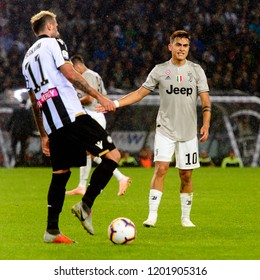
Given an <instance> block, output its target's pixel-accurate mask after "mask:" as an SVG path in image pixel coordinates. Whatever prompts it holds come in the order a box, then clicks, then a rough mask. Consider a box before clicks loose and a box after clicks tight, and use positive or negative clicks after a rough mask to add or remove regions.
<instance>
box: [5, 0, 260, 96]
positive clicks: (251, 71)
mask: <svg viewBox="0 0 260 280" xmlns="http://www.w3.org/2000/svg"><path fill="white" fill-rule="evenodd" d="M47 9H48V10H52V11H54V12H55V13H56V14H57V16H58V22H59V30H60V33H61V37H62V38H63V39H64V40H65V42H66V44H67V46H68V49H69V53H70V55H73V54H75V53H81V54H82V55H83V57H84V58H85V61H86V64H87V65H88V67H89V68H91V69H93V70H95V71H97V72H98V73H99V74H100V75H101V76H102V78H103V80H104V83H105V86H106V87H107V89H108V90H112V89H114V88H120V89H125V90H129V89H132V88H137V87H139V86H140V85H141V84H142V83H143V82H144V80H145V78H146V76H147V74H148V72H149V71H150V70H151V69H152V67H153V66H154V65H155V64H157V63H161V62H163V61H165V60H168V59H169V58H170V53H169V51H168V49H167V44H168V43H169V36H170V34H171V33H172V32H173V31H174V30H176V29H185V30H187V31H189V32H190V33H191V36H192V40H191V49H190V55H189V59H190V60H192V61H194V62H198V63H200V64H201V65H202V67H203V68H204V70H205V71H206V74H207V76H208V81H209V86H210V88H211V90H216V91H218V90H227V91H228V90H231V89H237V90H241V91H245V92H247V93H248V94H249V95H255V96H260V93H259V88H260V87H259V75H260V51H259V46H260V42H259V38H260V23H259V18H260V2H259V1H258V0H228V1H223V0H219V1H213V0H204V1H198V0H176V1H170V0H149V1H147V0H122V1H117V0H107V1H102V0H84V1H83V0H82V1H79V0H78V1H76V0H70V1H65V0H42V1H40V0H0V92H2V91H3V90H4V89H6V88H16V87H24V86H25V83H24V78H23V76H22V74H21V63H22V59H23V56H24V54H25V51H26V50H27V48H28V47H29V46H30V45H31V43H32V42H33V41H34V40H35V37H34V35H33V33H32V31H31V28H30V18H31V16H32V15H33V14H35V13H36V12H38V11H40V10H47Z"/></svg>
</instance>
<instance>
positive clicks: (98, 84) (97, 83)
mask: <svg viewBox="0 0 260 280" xmlns="http://www.w3.org/2000/svg"><path fill="white" fill-rule="evenodd" d="M82 76H83V77H84V78H85V79H86V80H87V81H88V83H89V84H90V86H92V87H93V88H94V89H95V90H97V91H98V92H99V93H101V94H102V95H107V91H106V89H105V86H104V83H103V80H102V78H101V77H100V75H99V74H98V73H97V72H95V71H93V70H91V69H87V70H86V71H85V72H84V73H83V74H82ZM84 95H85V93H84V92H82V91H78V96H79V98H81V97H82V96H84ZM97 104H98V101H97V100H96V99H94V100H93V101H92V102H91V103H90V104H88V105H84V108H85V109H88V110H91V111H95V107H96V105H97Z"/></svg>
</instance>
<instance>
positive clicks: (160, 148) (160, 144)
mask: <svg viewBox="0 0 260 280" xmlns="http://www.w3.org/2000/svg"><path fill="white" fill-rule="evenodd" d="M174 149H175V142H174V141H172V140H170V139H168V138H167V137H165V136H164V135H162V134H160V133H156V134H155V141H154V151H155V152H154V161H155V169H154V175H153V178H152V181H151V185H150V193H149V214H148V218H147V220H145V221H144V222H143V225H144V226H146V227H151V226H152V227H154V226H155V224H156V222H157V216H158V209H159V206H160V202H161V197H162V194H163V190H164V178H165V175H166V174H167V172H168V169H169V165H170V162H171V159H172V155H173V152H174Z"/></svg>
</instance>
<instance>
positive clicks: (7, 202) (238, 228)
mask: <svg viewBox="0 0 260 280" xmlns="http://www.w3.org/2000/svg"><path fill="white" fill-rule="evenodd" d="M121 170H122V171H123V172H124V173H125V174H126V175H129V176H131V177H132V180H133V183H132V185H131V187H130V188H129V189H128V190H127V193H126V194H125V195H124V196H122V197H118V196H117V195H116V194H117V190H118V183H117V181H116V179H115V178H112V179H111V181H110V182H109V184H108V186H107V187H106V188H105V190H104V191H103V192H102V194H101V195H100V196H99V197H98V199H97V200H96V202H95V204H94V207H93V225H94V228H95V231H96V234H95V235H94V236H90V235H88V234H87V233H86V232H85V231H84V230H83V228H82V227H81V225H80V223H79V221H78V220H77V219H76V218H75V217H74V216H73V215H72V214H71V207H72V205H73V204H74V203H76V202H78V201H79V199H80V197H79V196H67V197H66V200H65V203H64V207H63V211H62V214H61V217H60V229H61V231H62V232H63V233H64V234H65V235H67V236H69V237H70V238H72V239H75V240H76V241H77V242H78V243H76V244H70V245H66V244H45V243H43V234H44V231H45V227H46V214H47V201H46V197H47V190H48V186H49V182H50V178H51V169H50V168H15V169H4V168H2V169H0V192H1V195H0V238H1V241H0V259H1V260H117V259H120V260H259V259H260V241H259V233H260V219H259V214H260V195H259V194H260V176H259V175H260V169H259V168H241V169H236V168H233V169H232V168H230V169H221V168H200V169H197V170H195V171H194V172H193V188H194V200H193V208H192V213H191V218H192V221H193V222H194V223H195V224H196V228H183V227H181V225H180V198H179V177H178V171H177V169H175V168H173V167H171V168H170V170H169V173H168V174H167V176H166V180H165V192H164V194H163V197H162V200H161V205H160V209H159V216H158V221H157V225H156V227H155V228H145V227H143V226H142V222H143V221H144V220H145V219H146V218H147V213H148V192H149V184H150V180H151V178H152V175H153V169H144V168H124V169H121ZM78 175H79V170H78V169H77V168H73V169H72V175H71V177H70V180H69V182H68V185H67V189H72V188H74V187H75V186H76V185H77V183H78ZM120 216H124V217H127V218H130V219H131V220H132V221H133V222H134V223H135V225H136V227H137V238H136V240H135V241H134V242H133V243H132V244H128V245H114V244H112V243H111V242H110V241H109V240H108V237H107V228H108V225H109V223H110V222H111V221H112V220H113V219H114V218H117V217H120Z"/></svg>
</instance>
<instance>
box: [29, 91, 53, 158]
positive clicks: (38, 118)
mask: <svg viewBox="0 0 260 280" xmlns="http://www.w3.org/2000/svg"><path fill="white" fill-rule="evenodd" d="M28 94H29V97H30V99H31V102H32V110H33V116H34V120H35V122H36V125H37V128H38V130H39V133H40V136H41V146H42V152H43V153H44V154H45V155H46V156H50V149H49V138H48V135H47V134H46V131H45V129H44V126H43V120H42V112H41V110H40V108H39V106H38V104H37V99H36V97H35V93H34V91H33V90H32V89H31V90H29V92H28Z"/></svg>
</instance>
